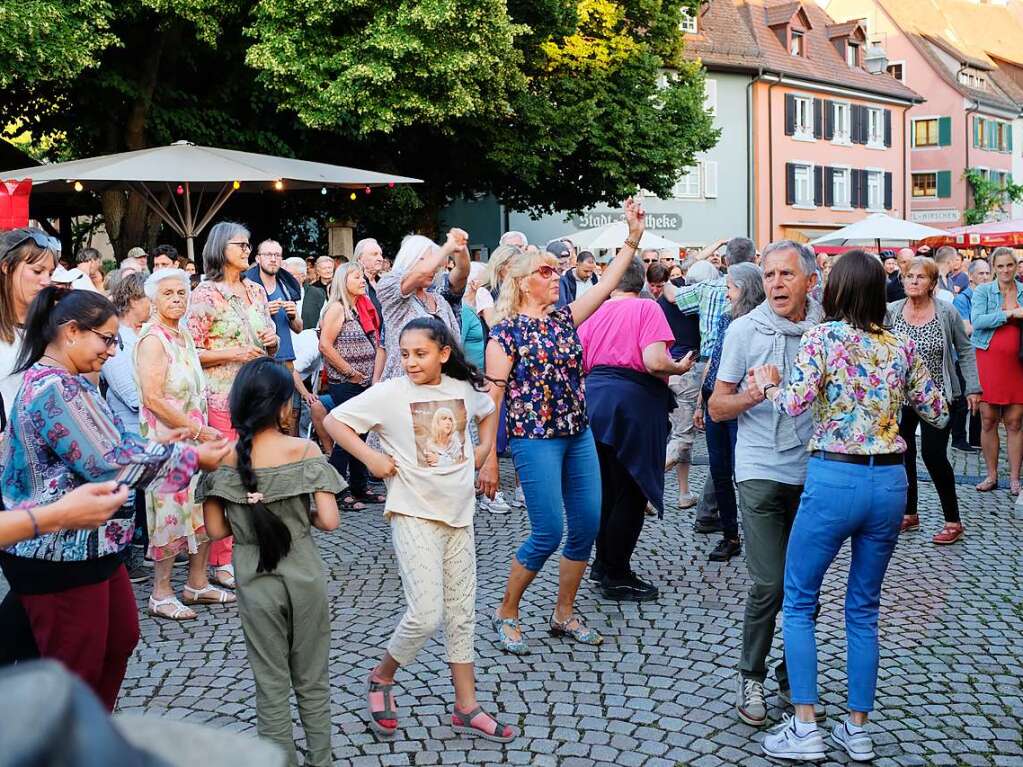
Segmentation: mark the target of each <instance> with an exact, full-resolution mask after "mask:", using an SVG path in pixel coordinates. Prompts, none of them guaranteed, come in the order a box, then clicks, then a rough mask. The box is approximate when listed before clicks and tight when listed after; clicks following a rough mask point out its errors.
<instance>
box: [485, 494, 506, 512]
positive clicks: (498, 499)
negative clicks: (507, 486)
mask: <svg viewBox="0 0 1023 767" xmlns="http://www.w3.org/2000/svg"><path fill="white" fill-rule="evenodd" d="M480 506H482V507H483V508H484V509H486V510H487V511H489V512H490V513H491V514H507V513H508V512H509V511H511V506H509V505H508V504H507V503H506V502H505V500H504V495H503V494H502V493H501V491H500V490H498V491H497V492H496V493H495V494H494V497H493V499H490V498H487V497H486V496H483V497H482V498H481V499H480Z"/></svg>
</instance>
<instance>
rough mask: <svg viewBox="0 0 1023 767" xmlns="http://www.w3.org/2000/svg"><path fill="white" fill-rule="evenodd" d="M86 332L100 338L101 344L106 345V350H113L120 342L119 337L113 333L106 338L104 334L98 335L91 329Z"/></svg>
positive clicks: (97, 332) (96, 331)
mask: <svg viewBox="0 0 1023 767" xmlns="http://www.w3.org/2000/svg"><path fill="white" fill-rule="evenodd" d="M86 330H88V331H89V332H90V333H95V334H96V335H98V336H99V337H100V338H102V339H103V343H105V344H106V345H107V348H108V349H113V348H114V347H115V346H117V345H118V344H119V343H120V341H121V337H120V336H118V335H117V333H114V334H113V335H112V336H108V335H107V334H106V333H100V332H99V331H98V330H94V329H93V328H86Z"/></svg>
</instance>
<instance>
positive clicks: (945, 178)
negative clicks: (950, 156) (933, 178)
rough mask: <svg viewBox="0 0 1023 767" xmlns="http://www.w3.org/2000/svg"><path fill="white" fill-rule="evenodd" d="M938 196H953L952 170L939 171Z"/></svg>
mask: <svg viewBox="0 0 1023 767" xmlns="http://www.w3.org/2000/svg"><path fill="white" fill-rule="evenodd" d="M937 175H938V179H937V181H938V197H939V198H942V199H944V198H948V197H951V196H952V171H950V170H939V171H938V174H937Z"/></svg>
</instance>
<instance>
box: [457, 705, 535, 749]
mask: <svg viewBox="0 0 1023 767" xmlns="http://www.w3.org/2000/svg"><path fill="white" fill-rule="evenodd" d="M451 729H453V730H454V731H455V732H457V733H459V734H460V735H473V736H475V737H477V738H483V739H484V740H492V741H495V742H497V743H508V742H510V741H512V740H514V739H515V738H516V737H518V734H519V731H518V730H516V729H515V728H514V727H512V726H511V725H509V724H501V723H500V722H499V721H497V720H496V719H495V718H494V717H492V716H491V715H490V714H487V713H485V712H484V711H483V707H482V706H476V708H474V709H473V710H472V711H467V712H465V713H464V714H463V713H462V712H461V711H459V710H458V707H457V706H455V708H453V709H452V710H451Z"/></svg>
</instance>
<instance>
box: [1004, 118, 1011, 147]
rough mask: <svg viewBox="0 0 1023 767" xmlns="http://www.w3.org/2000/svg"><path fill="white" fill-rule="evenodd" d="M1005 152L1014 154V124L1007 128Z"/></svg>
mask: <svg viewBox="0 0 1023 767" xmlns="http://www.w3.org/2000/svg"><path fill="white" fill-rule="evenodd" d="M1005 151H1006V152H1008V153H1009V154H1012V123H1009V124H1008V125H1006V126H1005Z"/></svg>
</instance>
